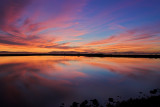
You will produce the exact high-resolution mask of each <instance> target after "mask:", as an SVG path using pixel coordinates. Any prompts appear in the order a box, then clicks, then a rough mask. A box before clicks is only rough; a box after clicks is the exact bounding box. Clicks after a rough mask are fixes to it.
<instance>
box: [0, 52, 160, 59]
mask: <svg viewBox="0 0 160 107" xmlns="http://www.w3.org/2000/svg"><path fill="white" fill-rule="evenodd" d="M0 56H87V57H133V58H160V54H159V53H152V54H147V53H146V54H133V53H132V54H128V53H127V54H126V53H119V54H118V53H116V54H115V53H114V54H103V53H88V52H76V51H66V52H65V51H54V52H48V53H38V52H37V53H36V52H8V51H0Z"/></svg>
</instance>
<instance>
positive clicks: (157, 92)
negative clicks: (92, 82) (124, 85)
mask: <svg viewBox="0 0 160 107" xmlns="http://www.w3.org/2000/svg"><path fill="white" fill-rule="evenodd" d="M139 94H140V96H139V98H130V99H128V100H126V101H125V100H124V101H116V100H114V99H113V98H108V101H107V102H106V105H105V106H103V105H101V104H100V103H99V102H98V100H97V99H93V100H84V101H83V102H81V103H77V102H73V103H72V105H71V106H70V107H160V89H153V90H151V91H150V94H151V95H150V96H147V95H145V94H144V93H143V92H139ZM117 97H119V98H120V96H117ZM60 107H66V106H65V104H64V103H62V104H61V105H60Z"/></svg>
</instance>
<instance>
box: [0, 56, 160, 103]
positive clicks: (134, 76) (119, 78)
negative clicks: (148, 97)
mask: <svg viewBox="0 0 160 107" xmlns="http://www.w3.org/2000/svg"><path fill="white" fill-rule="evenodd" d="M159 69H160V60H159V59H145V58H136V59H135V58H90V57H52V56H48V57H47V56H44V57H42V56H41V57H38V56H32V57H30V56H29V57H1V61H0V83H1V87H2V88H1V89H0V93H1V94H2V97H1V99H2V101H3V102H4V103H5V102H7V101H8V100H9V102H11V104H14V103H17V102H16V101H18V100H20V102H22V103H23V104H31V105H33V104H41V105H43V106H44V105H46V104H48V103H51V105H54V104H55V101H57V103H58V104H59V101H66V102H68V101H71V100H74V98H75V96H78V97H79V99H82V100H84V99H83V98H87V96H89V97H94V98H95V97H96V98H100V97H104V98H105V94H106V95H107V94H108V95H110V96H111V95H115V94H120V93H123V92H125V91H127V90H125V89H124V88H126V89H128V86H130V87H132V89H130V90H134V89H137V87H138V86H140V85H144V87H150V85H151V84H152V85H153V86H157V84H158V83H157V82H156V81H158V77H159V76H160V72H159ZM131 84H132V85H131ZM117 89H119V90H117ZM106 90H107V91H106ZM93 93H94V94H93ZM104 93H105V94H104ZM113 93H114V94H113ZM128 93H129V92H128ZM89 97H88V98H89ZM35 99H36V100H35ZM66 99H68V100H66ZM41 100H42V101H41ZM33 101H34V102H33ZM39 101H41V103H38V102H39ZM20 104H21V103H20ZM28 106H29V105H28Z"/></svg>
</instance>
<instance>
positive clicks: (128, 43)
mask: <svg viewBox="0 0 160 107" xmlns="http://www.w3.org/2000/svg"><path fill="white" fill-rule="evenodd" d="M159 4H160V0H0V51H11V52H24V51H25V52H51V51H77V52H89V53H93V52H96V53H112V52H144V53H156V52H160V14H159V13H160V6H159Z"/></svg>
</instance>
